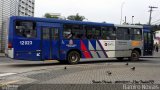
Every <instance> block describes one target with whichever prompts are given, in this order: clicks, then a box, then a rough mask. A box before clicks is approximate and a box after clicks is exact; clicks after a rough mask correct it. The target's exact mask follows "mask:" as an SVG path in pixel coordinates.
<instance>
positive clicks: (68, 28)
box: [63, 25, 72, 39]
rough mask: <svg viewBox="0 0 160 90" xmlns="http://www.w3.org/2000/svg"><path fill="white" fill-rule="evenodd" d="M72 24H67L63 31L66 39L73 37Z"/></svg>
mask: <svg viewBox="0 0 160 90" xmlns="http://www.w3.org/2000/svg"><path fill="white" fill-rule="evenodd" d="M71 31H72V25H65V26H64V31H63V38H64V39H71V38H72V33H71Z"/></svg>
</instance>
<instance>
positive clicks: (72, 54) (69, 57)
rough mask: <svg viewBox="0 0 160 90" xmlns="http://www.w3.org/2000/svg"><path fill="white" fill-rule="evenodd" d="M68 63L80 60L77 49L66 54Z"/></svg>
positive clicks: (75, 62)
mask: <svg viewBox="0 0 160 90" xmlns="http://www.w3.org/2000/svg"><path fill="white" fill-rule="evenodd" d="M67 61H68V63H69V64H77V63H78V62H79V61H80V54H79V53H78V52H77V51H71V52H69V53H68V55H67Z"/></svg>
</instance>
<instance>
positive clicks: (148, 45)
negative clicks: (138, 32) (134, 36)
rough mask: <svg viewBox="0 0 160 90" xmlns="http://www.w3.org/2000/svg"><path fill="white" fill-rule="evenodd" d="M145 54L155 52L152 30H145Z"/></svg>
mask: <svg viewBox="0 0 160 90" xmlns="http://www.w3.org/2000/svg"><path fill="white" fill-rule="evenodd" d="M143 50H144V56H146V55H152V54H153V35H152V33H151V32H144V49H143Z"/></svg>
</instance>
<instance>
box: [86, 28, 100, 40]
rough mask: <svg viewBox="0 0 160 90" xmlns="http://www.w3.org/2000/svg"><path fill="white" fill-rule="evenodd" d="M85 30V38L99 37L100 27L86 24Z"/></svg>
mask: <svg viewBox="0 0 160 90" xmlns="http://www.w3.org/2000/svg"><path fill="white" fill-rule="evenodd" d="M86 30H87V39H99V38H100V32H101V28H100V27H92V26H87V27H86Z"/></svg>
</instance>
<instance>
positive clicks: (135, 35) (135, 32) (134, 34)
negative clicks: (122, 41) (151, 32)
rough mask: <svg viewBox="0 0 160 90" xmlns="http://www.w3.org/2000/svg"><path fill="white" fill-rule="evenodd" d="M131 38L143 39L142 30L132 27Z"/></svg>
mask: <svg viewBox="0 0 160 90" xmlns="http://www.w3.org/2000/svg"><path fill="white" fill-rule="evenodd" d="M130 36H131V40H142V30H141V29H136V28H132V29H130Z"/></svg>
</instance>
